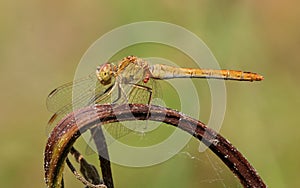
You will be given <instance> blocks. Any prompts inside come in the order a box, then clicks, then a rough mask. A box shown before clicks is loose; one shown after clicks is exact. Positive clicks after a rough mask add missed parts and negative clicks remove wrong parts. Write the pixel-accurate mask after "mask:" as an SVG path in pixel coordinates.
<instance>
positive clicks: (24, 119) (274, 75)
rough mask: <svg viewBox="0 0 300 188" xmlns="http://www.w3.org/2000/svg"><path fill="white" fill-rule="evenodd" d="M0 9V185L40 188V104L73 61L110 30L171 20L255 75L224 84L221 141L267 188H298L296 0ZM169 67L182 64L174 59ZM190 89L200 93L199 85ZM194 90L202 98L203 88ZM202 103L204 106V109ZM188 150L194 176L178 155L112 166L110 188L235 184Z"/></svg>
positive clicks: (12, 5)
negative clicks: (140, 165) (141, 165)
mask: <svg viewBox="0 0 300 188" xmlns="http://www.w3.org/2000/svg"><path fill="white" fill-rule="evenodd" d="M0 7H1V12H0V15H1V16H0V23H1V25H0V27H1V35H0V40H1V43H0V48H1V50H0V85H1V94H0V102H1V106H2V107H1V108H0V127H1V130H0V138H1V142H0V143H1V144H0V148H1V150H2V151H1V153H0V158H1V161H0V182H1V185H2V186H3V187H44V186H45V185H44V182H43V175H44V172H43V150H44V145H45V143H46V142H45V141H46V138H47V136H46V133H45V125H46V123H47V120H48V118H49V117H50V116H51V114H50V113H49V112H47V110H46V107H45V99H46V96H47V95H48V93H49V92H50V91H51V90H52V89H54V88H55V87H57V86H59V85H61V84H63V83H65V82H68V81H71V80H72V78H73V74H74V71H75V69H76V66H77V63H78V62H79V61H80V58H81V56H82V55H83V53H84V52H85V51H86V50H87V48H88V47H89V46H90V45H91V44H92V43H93V42H94V41H95V40H96V39H98V38H99V37H100V36H101V35H103V34H105V33H106V32H108V31H110V30H111V29H113V28H115V27H118V26H121V25H124V24H128V23H132V22H136V21H146V20H157V21H165V22H171V23H174V24H177V25H180V26H183V27H185V28H187V29H188V30H190V31H192V32H194V33H195V34H197V35H198V36H199V37H200V38H202V39H203V40H204V41H205V42H206V44H207V45H208V47H209V48H210V49H211V50H212V52H213V53H214V55H215V56H216V58H217V59H218V61H219V63H220V66H221V67H222V68H227V69H240V70H246V71H248V70H249V71H254V72H258V73H261V74H263V75H264V76H265V80H264V81H263V82H261V83H250V84H249V83H241V82H227V83H226V85H227V111H226V116H225V120H224V123H223V126H222V130H221V134H223V135H224V136H225V137H226V138H228V139H229V140H230V141H231V142H232V143H233V144H234V145H235V146H237V147H238V148H239V150H240V151H241V152H242V153H243V154H244V155H245V156H246V157H247V158H248V159H249V160H250V162H252V164H253V165H254V167H255V168H256V169H257V170H258V172H259V174H260V175H261V176H262V177H263V179H264V180H265V181H266V183H267V184H268V185H269V186H270V187H296V186H297V185H299V184H300V182H299V180H298V178H295V176H296V174H298V171H297V169H298V168H299V167H300V166H299V162H298V159H299V158H300V152H299V151H298V150H294V148H295V147H294V145H295V144H297V143H299V141H300V137H299V132H300V127H299V118H297V116H298V112H299V110H297V109H298V108H299V106H300V100H299V93H300V91H299V90H300V87H299V84H298V80H299V79H300V74H299V73H298V71H299V67H300V64H299V60H300V56H299V49H300V35H299V33H300V22H299V20H300V10H299V7H300V2H299V1H296V0H288V1H271V0H262V1H258V0H256V1H249V0H241V1H237V0H233V1H216V0H200V1H196V0H193V1H185V2H183V1H171V0H162V1H137V0H134V1H130V2H127V1H113V2H108V1H106V2H104V1H95V0H93V1H89V2H84V1H79V0H75V1H74V0H73V1H37V0H29V1H6V0H2V1H1V2H0ZM146 50H147V51H146ZM149 50H150V49H149V48H147V49H145V50H143V49H140V50H139V52H138V54H137V55H139V54H142V55H143V54H151V55H152V56H155V55H156V54H154V53H152V51H150V52H149ZM156 51H159V52H160V54H159V56H162V57H165V58H170V59H172V60H173V61H175V62H176V61H177V60H176V59H178V60H180V59H182V58H181V57H180V56H181V55H180V53H179V54H178V52H177V53H170V52H168V50H164V51H160V50H156ZM156 51H155V52H156ZM159 52H157V53H159ZM124 53H125V54H126V52H124ZM127 55H128V54H127ZM130 55H131V54H130ZM180 61H181V60H180ZM297 62H298V63H297ZM180 63H181V64H180ZM178 64H179V65H182V66H186V64H185V63H184V62H182V61H181V62H179V61H178ZM195 83H197V84H199V86H201V85H205V84H203V83H205V81H198V80H197V81H195ZM203 88H204V89H203V90H207V86H204V87H203ZM201 90H202V88H201V87H199V91H201ZM203 92H207V91H203ZM164 93H168V92H167V91H164ZM204 96H207V95H204ZM202 100H203V103H204V105H205V106H209V102H207V101H206V100H205V99H202ZM208 108H209V107H208ZM201 113H203V114H204V116H203V119H202V120H203V121H205V120H206V118H207V117H206V116H207V115H209V110H208V111H207V110H206V107H201ZM196 145H197V144H195V143H190V144H189V146H190V147H192V146H193V147H192V148H193V149H185V151H186V152H188V155H189V156H190V155H191V156H193V157H196V158H200V161H201V163H204V164H205V165H204V166H206V167H202V168H203V169H201V168H200V169H199V168H196V167H195V165H196V164H198V163H197V162H194V161H193V160H187V157H182V156H181V154H180V153H179V154H178V155H176V156H175V158H173V159H171V160H170V161H168V162H166V163H164V164H161V165H157V166H153V167H149V168H145V169H135V168H125V167H120V166H114V168H113V171H114V172H115V182H116V185H119V186H118V187H140V185H145V184H147V186H145V187H166V186H168V187H198V186H199V185H202V186H205V187H208V186H210V185H211V187H221V186H224V184H226V185H228V187H231V186H232V187H233V186H238V185H239V184H238V182H237V180H236V179H235V178H234V177H233V176H232V175H231V174H230V172H228V170H227V169H226V167H224V165H223V164H222V163H221V162H220V161H218V159H216V157H215V156H214V155H213V154H211V153H210V152H205V153H198V152H195V151H194V150H195V148H197V146H196ZM185 151H183V153H185ZM184 156H185V155H184ZM207 156H209V157H207ZM209 159H210V160H209ZM214 163H218V164H217V165H216V166H215V165H214ZM219 168H220V169H219ZM225 172H226V173H225ZM209 174H211V175H209ZM66 176H67V177H66V180H67V183H66V186H67V187H72V185H76V184H78V183H76V180H75V178H74V177H70V172H69V171H68V170H66ZM189 176H191V178H190V179H189V178H188V177H189ZM132 177H134V180H133V179H132ZM198 181H199V182H198ZM77 187H82V186H81V185H78V186H77Z"/></svg>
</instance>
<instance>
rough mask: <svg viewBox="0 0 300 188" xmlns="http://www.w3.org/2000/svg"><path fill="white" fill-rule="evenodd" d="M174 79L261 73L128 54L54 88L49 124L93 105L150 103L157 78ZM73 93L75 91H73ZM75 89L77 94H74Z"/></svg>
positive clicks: (237, 77) (242, 78)
mask: <svg viewBox="0 0 300 188" xmlns="http://www.w3.org/2000/svg"><path fill="white" fill-rule="evenodd" d="M173 78H206V79H224V80H237V81H249V82H252V81H261V80H263V79H264V77H263V76H262V75H259V74H257V73H253V72H245V71H239V70H225V69H224V70H215V69H200V68H178V67H173V66H168V65H163V64H154V65H150V64H149V63H148V62H147V61H146V60H144V59H142V58H138V57H136V56H127V57H125V58H123V59H122V60H120V61H119V63H118V64H114V63H109V62H108V63H104V64H102V65H100V66H98V67H97V68H96V72H94V73H91V74H90V75H88V76H87V77H85V78H82V79H79V80H76V81H74V82H70V83H67V84H65V85H62V86H60V87H58V88H56V89H54V90H53V91H52V92H51V93H50V94H49V95H48V97H47V107H48V110H49V111H51V112H54V115H53V116H52V117H51V119H50V120H49V122H48V125H52V124H55V123H57V122H58V121H59V120H60V119H61V118H62V117H63V116H64V115H66V114H68V113H70V112H71V111H74V110H76V109H79V108H82V107H85V106H89V105H94V104H105V103H109V104H117V103H130V102H131V103H146V104H148V105H150V104H151V101H152V97H153V93H154V92H155V88H153V87H152V86H151V85H150V83H151V82H153V81H154V80H165V79H173ZM72 92H73V93H72ZM74 92H75V93H74Z"/></svg>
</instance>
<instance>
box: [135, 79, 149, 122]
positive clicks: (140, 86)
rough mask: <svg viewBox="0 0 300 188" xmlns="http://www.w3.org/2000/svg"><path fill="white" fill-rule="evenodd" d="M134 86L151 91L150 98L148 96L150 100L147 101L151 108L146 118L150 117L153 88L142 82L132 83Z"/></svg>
mask: <svg viewBox="0 0 300 188" xmlns="http://www.w3.org/2000/svg"><path fill="white" fill-rule="evenodd" d="M132 86H133V87H135V88H138V89H143V90H145V91H147V92H149V98H148V102H147V104H148V106H149V110H148V113H147V117H146V119H148V118H149V115H150V108H151V101H152V88H150V87H147V86H144V85H140V84H132Z"/></svg>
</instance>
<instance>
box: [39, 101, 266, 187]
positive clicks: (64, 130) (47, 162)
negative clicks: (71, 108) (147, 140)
mask: <svg viewBox="0 0 300 188" xmlns="http://www.w3.org/2000/svg"><path fill="white" fill-rule="evenodd" d="M148 112H149V109H148V106H147V105H143V104H131V105H129V108H128V105H121V106H114V107H113V106H111V105H96V106H93V107H86V108H83V109H81V110H78V111H76V112H73V113H70V114H69V115H68V116H66V117H65V118H64V119H63V120H62V121H61V122H60V123H59V124H58V125H57V126H56V127H55V128H54V130H53V131H52V133H51V135H50V137H49V139H48V142H47V145H46V149H45V159H44V168H45V179H46V183H47V186H48V187H61V182H62V172H63V166H64V165H63V164H64V163H65V160H66V157H67V155H68V153H69V151H70V149H71V147H72V145H73V144H74V142H75V141H76V139H77V138H78V137H79V136H80V135H81V133H83V132H85V131H86V130H89V129H90V128H92V127H95V126H101V125H103V124H106V123H112V122H117V121H132V120H136V119H135V118H137V119H139V120H145V119H146V118H147V116H148ZM74 117H76V121H75V118H74ZM149 120H152V121H159V122H164V123H167V124H171V125H173V126H175V127H178V128H180V129H182V130H184V131H186V132H188V133H189V134H191V135H193V136H194V137H196V138H197V139H199V140H201V141H202V142H203V143H204V144H206V145H207V146H209V148H210V149H211V150H212V151H213V152H214V153H215V154H216V155H217V156H218V157H219V158H220V159H221V160H222V161H223V162H224V163H225V164H226V165H227V166H228V168H229V169H230V170H231V171H232V172H233V173H234V174H235V175H236V176H237V177H238V178H239V180H240V182H241V184H242V185H243V186H244V187H266V185H265V184H264V182H263V180H262V179H261V178H260V177H259V175H258V174H257V172H256V170H255V169H254V168H253V167H252V166H251V164H250V163H249V162H248V161H247V160H246V158H245V157H243V155H242V154H241V153H240V152H239V151H238V150H237V149H236V148H235V147H234V146H233V145H232V144H230V143H229V142H228V141H227V140H226V139H225V138H223V137H222V136H221V135H219V134H218V133H217V132H215V131H214V130H212V129H210V128H207V127H206V126H205V124H203V123H202V122H200V121H198V120H195V119H193V118H190V117H188V116H186V115H184V114H181V113H179V112H177V111H174V110H172V109H168V108H164V107H160V106H154V105H152V106H151V109H150V117H149Z"/></svg>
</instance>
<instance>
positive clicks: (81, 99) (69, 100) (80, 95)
mask: <svg viewBox="0 0 300 188" xmlns="http://www.w3.org/2000/svg"><path fill="white" fill-rule="evenodd" d="M113 84H114V82H112V83H111V84H109V85H106V86H103V85H102V84H101V83H100V82H99V81H98V79H97V77H96V75H95V74H90V75H89V76H87V77H85V78H82V79H79V80H76V81H74V82H70V83H67V84H65V85H62V86H60V87H58V88H57V89H55V90H53V91H52V92H51V93H50V94H49V96H48V98H47V102H46V103H47V108H48V110H49V111H51V112H55V114H54V115H53V116H52V117H51V119H50V120H49V122H48V127H47V130H48V131H49V130H50V129H51V128H52V126H54V125H55V124H56V123H57V122H58V121H59V120H60V119H62V118H63V117H64V116H65V115H66V114H68V113H70V112H72V111H74V110H77V109H79V108H82V107H85V106H89V105H92V104H95V103H105V102H106V99H107V100H108V97H105V96H106V95H107V94H108V93H109V91H110V89H112V86H113Z"/></svg>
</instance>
